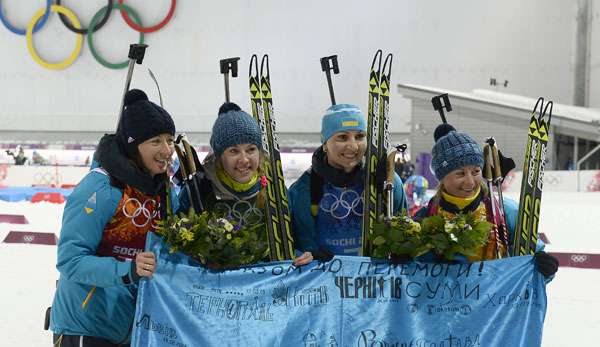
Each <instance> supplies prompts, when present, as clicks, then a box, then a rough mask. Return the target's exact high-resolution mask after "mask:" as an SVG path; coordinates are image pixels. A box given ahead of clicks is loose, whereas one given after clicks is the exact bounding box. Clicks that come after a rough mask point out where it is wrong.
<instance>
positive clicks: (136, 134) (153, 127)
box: [117, 89, 175, 155]
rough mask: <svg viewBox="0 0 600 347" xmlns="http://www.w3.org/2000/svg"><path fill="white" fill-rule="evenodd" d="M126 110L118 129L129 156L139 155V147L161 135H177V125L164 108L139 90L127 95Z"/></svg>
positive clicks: (133, 90)
mask: <svg viewBox="0 0 600 347" xmlns="http://www.w3.org/2000/svg"><path fill="white" fill-rule="evenodd" d="M123 104H124V107H125V108H124V110H123V115H122V116H121V121H120V123H119V127H118V129H117V135H118V136H119V140H120V141H121V143H122V144H123V146H124V147H125V149H126V151H127V153H128V154H130V155H133V154H134V153H137V146H138V145H139V144H140V143H142V142H144V141H146V140H148V139H150V138H152V137H154V136H157V135H160V134H171V135H175V123H174V122H173V118H171V115H170V114H169V113H168V112H167V111H166V110H165V109H164V108H162V107H160V106H158V105H157V104H155V103H153V102H151V101H149V100H148V95H146V93H144V92H143V91H142V90H139V89H131V90H129V91H128V92H127V93H126V94H125V99H124V102H123Z"/></svg>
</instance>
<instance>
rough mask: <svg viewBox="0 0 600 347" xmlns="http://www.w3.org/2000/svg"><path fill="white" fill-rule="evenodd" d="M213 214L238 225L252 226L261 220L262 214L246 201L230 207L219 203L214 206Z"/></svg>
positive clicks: (237, 202) (239, 201)
mask: <svg viewBox="0 0 600 347" xmlns="http://www.w3.org/2000/svg"><path fill="white" fill-rule="evenodd" d="M215 212H216V214H217V215H219V216H223V217H225V218H226V219H229V220H235V221H237V222H238V224H239V225H246V226H252V225H256V224H258V223H260V222H261V221H262V220H263V212H262V211H261V210H260V209H259V208H258V207H256V205H253V204H251V203H250V202H249V201H246V200H238V201H236V203H235V204H233V205H232V206H229V205H228V204H227V203H224V202H219V203H216V204H215Z"/></svg>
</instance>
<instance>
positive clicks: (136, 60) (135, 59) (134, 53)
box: [117, 43, 148, 130]
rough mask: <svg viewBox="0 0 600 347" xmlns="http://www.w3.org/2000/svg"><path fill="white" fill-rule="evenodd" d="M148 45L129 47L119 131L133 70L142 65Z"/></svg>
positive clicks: (133, 44) (139, 44)
mask: <svg viewBox="0 0 600 347" xmlns="http://www.w3.org/2000/svg"><path fill="white" fill-rule="evenodd" d="M147 47H148V45H146V44H143V43H132V44H130V45H129V54H128V55H127V56H128V57H129V67H128V69H127V78H126V79H125V89H124V90H123V97H122V98H121V107H119V119H118V120H117V130H118V129H119V124H121V117H122V116H123V107H125V94H127V92H128V91H129V86H130V85H131V78H132V77H133V68H134V66H135V64H141V63H142V61H144V54H145V53H146V48H147Z"/></svg>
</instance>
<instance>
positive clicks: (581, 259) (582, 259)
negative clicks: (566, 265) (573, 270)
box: [571, 254, 588, 263]
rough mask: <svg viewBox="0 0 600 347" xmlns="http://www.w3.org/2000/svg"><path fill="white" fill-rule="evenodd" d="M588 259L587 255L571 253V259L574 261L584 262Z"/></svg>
mask: <svg viewBox="0 0 600 347" xmlns="http://www.w3.org/2000/svg"><path fill="white" fill-rule="evenodd" d="M587 260H588V256H587V255H585V254H572V255H571V261H572V262H574V263H585V262H586V261H587Z"/></svg>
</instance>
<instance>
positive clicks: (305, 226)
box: [288, 172, 319, 252]
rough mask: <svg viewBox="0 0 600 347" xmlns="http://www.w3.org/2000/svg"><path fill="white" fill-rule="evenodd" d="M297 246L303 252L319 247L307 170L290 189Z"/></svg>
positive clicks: (293, 227) (290, 202) (289, 194)
mask: <svg viewBox="0 0 600 347" xmlns="http://www.w3.org/2000/svg"><path fill="white" fill-rule="evenodd" d="M288 197H289V204H290V214H291V218H292V231H293V232H294V241H295V243H296V245H295V248H297V249H299V250H300V251H302V252H313V251H316V250H318V249H319V246H318V244H317V232H316V228H315V218H314V217H313V216H312V214H311V212H310V208H311V206H310V175H309V174H307V173H306V172H305V173H304V174H302V176H300V178H299V179H298V180H297V181H296V182H294V184H292V186H291V187H290V189H289V190H288Z"/></svg>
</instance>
